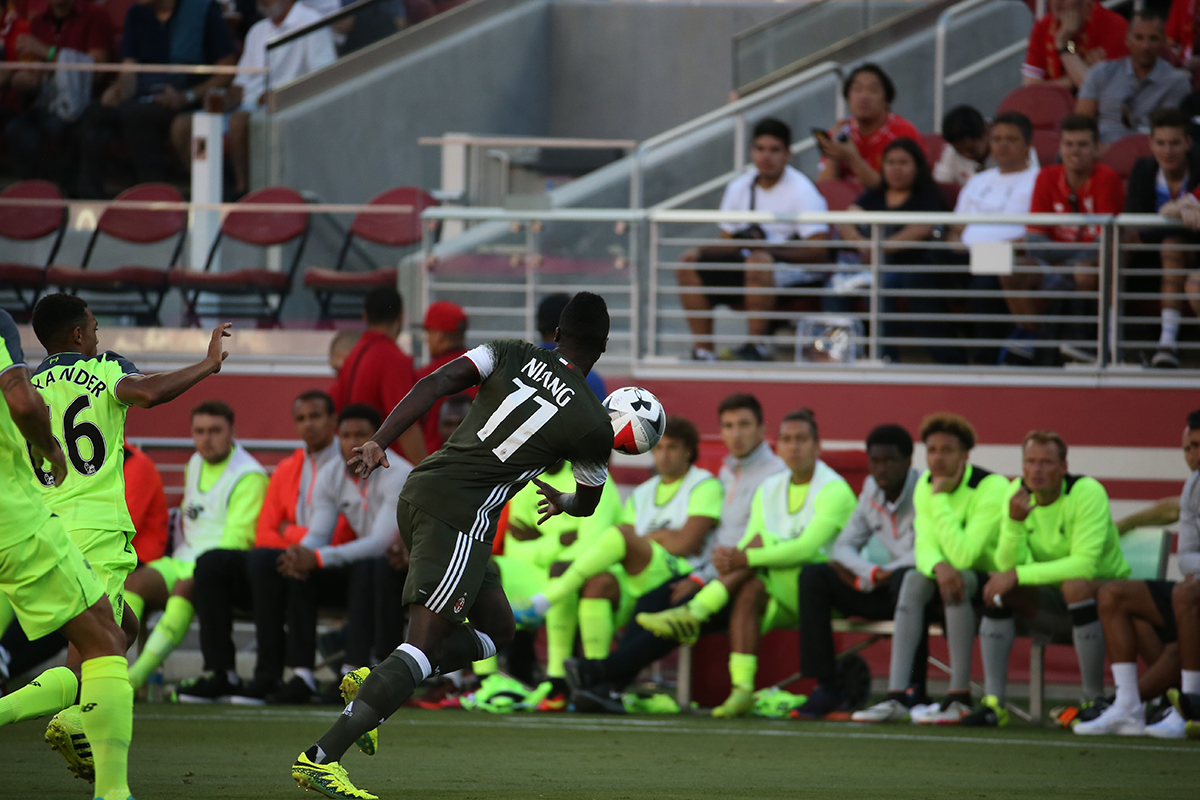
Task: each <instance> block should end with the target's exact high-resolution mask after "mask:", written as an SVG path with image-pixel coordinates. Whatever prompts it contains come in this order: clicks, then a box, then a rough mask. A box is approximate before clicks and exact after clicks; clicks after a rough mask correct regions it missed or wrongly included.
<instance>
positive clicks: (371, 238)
mask: <svg viewBox="0 0 1200 800" xmlns="http://www.w3.org/2000/svg"><path fill="white" fill-rule="evenodd" d="M369 205H373V206H375V205H388V206H412V208H413V210H412V211H411V212H409V213H401V212H398V213H394V214H391V213H379V214H372V213H360V214H359V215H358V216H356V217H355V218H354V222H353V223H352V224H351V225H350V230H349V231H348V232H347V233H346V238H345V240H344V241H343V242H342V249H341V251H340V252H339V253H338V258H337V263H335V264H334V266H333V269H324V268H321V267H312V268H310V269H308V270H306V271H305V273H304V285H305V286H307V287H308V288H310V289H312V290H313V294H315V295H316V296H317V303H318V304H319V305H320V307H321V317H322V319H332V318H333V317H335V316H343V317H345V316H353V317H357V316H358V315H359V314H360V313H361V311H362V308H361V304H359V303H356V304H355V305H354V306H353V307H352V308H349V309H340V311H341V313H335V309H334V308H333V301H334V299H335V297H336V296H337V295H339V294H342V295H354V296H361V295H363V294H366V293H367V292H369V291H371V290H372V289H374V288H376V287H377V286H395V285H396V276H397V271H396V269H395V268H393V267H383V268H380V269H373V270H368V271H364V272H351V271H344V267H345V266H346V257H347V256H348V255H349V253H350V245H351V244H352V243H353V241H354V238H355V237H358V238H360V239H365V240H366V241H368V242H372V243H374V244H377V245H382V246H384V247H411V246H412V245H415V244H419V243H420V241H421V212H422V211H424V210H425V209H426V208H429V207H430V206H435V205H437V201H436V200H434V199H433V197H432V196H431V195H430V194H429V193H428V192H425V191H423V190H421V189H418V188H416V187H414V186H401V187H399V188H396V189H389V190H388V191H386V192H383V193H382V194H378V195H376V196H375V197H373V198H371V201H370V203H369Z"/></svg>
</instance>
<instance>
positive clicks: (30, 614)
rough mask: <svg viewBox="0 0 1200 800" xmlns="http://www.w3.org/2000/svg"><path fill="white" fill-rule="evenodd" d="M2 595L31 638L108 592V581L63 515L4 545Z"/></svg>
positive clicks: (52, 628) (1, 553)
mask: <svg viewBox="0 0 1200 800" xmlns="http://www.w3.org/2000/svg"><path fill="white" fill-rule="evenodd" d="M0 593H3V594H4V596H5V597H7V598H8V601H9V603H11V604H12V607H13V611H14V612H15V613H16V616H17V620H18V621H19V622H20V623H21V627H22V628H23V629H24V630H25V635H26V636H28V637H29V638H30V639H38V638H41V637H42V636H45V635H46V634H48V633H53V632H54V631H56V630H58V629H59V628H61V627H62V626H63V625H65V624H67V623H68V622H70V621H71V620H73V619H75V617H77V616H79V615H80V614H82V613H83V612H84V611H86V610H87V609H88V608H91V607H92V606H93V605H95V604H96V603H97V602H98V601H99V600H100V598H101V597H103V596H104V584H103V583H101V581H100V579H99V578H98V577H97V576H96V573H95V572H94V571H93V570H92V567H91V565H90V564H88V561H87V559H86V558H84V557H83V553H81V552H79V548H78V547H76V546H75V544H74V543H73V542H72V541H71V538H70V536H69V535H68V534H67V529H66V527H65V526H64V525H63V523H62V520H60V519H59V518H58V517H51V518H50V519H48V520H47V521H46V524H45V525H43V526H42V527H41V528H39V529H38V530H36V531H35V532H34V533H33V534H32V535H30V536H29V537H28V538H26V539H23V540H22V541H20V542H17V543H16V544H12V545H10V546H8V547H5V548H0Z"/></svg>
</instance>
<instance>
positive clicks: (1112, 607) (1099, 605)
mask: <svg viewBox="0 0 1200 800" xmlns="http://www.w3.org/2000/svg"><path fill="white" fill-rule="evenodd" d="M1063 596H1064V597H1065V596H1066V592H1065V590H1064V592H1063ZM1128 599H1129V590H1128V588H1127V587H1126V586H1125V581H1111V582H1109V583H1106V584H1104V585H1103V586H1101V587H1100V591H1098V592H1096V611H1097V612H1098V613H1099V614H1100V616H1102V617H1106V616H1110V615H1112V614H1116V613H1117V612H1119V611H1120V610H1121V609H1122V608H1124V607H1125V605H1126V602H1127V601H1128Z"/></svg>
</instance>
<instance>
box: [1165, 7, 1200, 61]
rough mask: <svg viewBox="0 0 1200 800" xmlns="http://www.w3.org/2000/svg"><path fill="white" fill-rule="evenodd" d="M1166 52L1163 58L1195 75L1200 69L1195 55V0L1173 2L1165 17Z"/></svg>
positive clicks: (1198, 59) (1198, 58) (1199, 59)
mask: <svg viewBox="0 0 1200 800" xmlns="http://www.w3.org/2000/svg"><path fill="white" fill-rule="evenodd" d="M1166 34H1167V50H1166V52H1165V53H1163V58H1165V59H1167V60H1168V61H1170V62H1171V63H1172V64H1174V65H1175V66H1177V67H1182V68H1183V69H1186V70H1187V71H1188V72H1191V73H1193V74H1195V72H1196V70H1197V68H1198V67H1200V57H1197V54H1196V0H1174V2H1172V3H1171V11H1170V13H1169V14H1168V15H1167V30H1166Z"/></svg>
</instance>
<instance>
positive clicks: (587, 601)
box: [579, 597, 613, 661]
mask: <svg viewBox="0 0 1200 800" xmlns="http://www.w3.org/2000/svg"><path fill="white" fill-rule="evenodd" d="M579 637H580V639H582V640H583V657H584V658H590V659H592V660H594V661H600V660H602V659H604V658H606V657H607V656H608V653H609V651H610V650H612V639H613V607H612V603H611V602H609V601H608V600H606V599H604V598H603V597H600V598H596V597H585V598H583V599H582V600H580V601H579Z"/></svg>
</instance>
